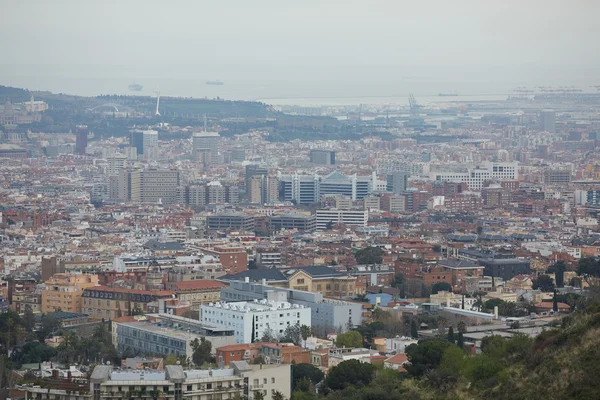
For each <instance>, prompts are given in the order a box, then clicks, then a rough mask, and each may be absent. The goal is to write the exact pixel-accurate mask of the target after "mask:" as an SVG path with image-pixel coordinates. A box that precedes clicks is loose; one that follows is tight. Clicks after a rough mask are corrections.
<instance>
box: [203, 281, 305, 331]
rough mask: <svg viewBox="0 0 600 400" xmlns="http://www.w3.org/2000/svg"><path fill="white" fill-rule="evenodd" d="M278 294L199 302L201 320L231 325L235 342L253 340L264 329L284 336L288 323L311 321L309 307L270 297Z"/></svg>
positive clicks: (226, 325)
mask: <svg viewBox="0 0 600 400" xmlns="http://www.w3.org/2000/svg"><path fill="white" fill-rule="evenodd" d="M279 295H280V294H279V293H276V292H273V293H269V296H268V299H263V300H254V301H253V302H246V301H240V302H234V303H224V302H220V303H210V304H204V305H201V306H200V321H202V322H206V323H210V324H214V325H218V326H222V327H225V328H230V329H233V330H234V334H235V338H236V342H237V343H252V342H253V341H256V340H259V339H260V338H261V337H262V336H263V334H264V333H265V332H270V333H271V334H272V335H274V336H283V335H284V333H285V329H286V328H287V327H288V326H291V325H296V324H300V325H307V326H310V325H311V310H310V308H308V307H305V306H302V305H298V304H290V303H288V302H286V301H276V300H273V299H274V298H276V297H277V298H279V297H278V296H279ZM284 298H285V297H284Z"/></svg>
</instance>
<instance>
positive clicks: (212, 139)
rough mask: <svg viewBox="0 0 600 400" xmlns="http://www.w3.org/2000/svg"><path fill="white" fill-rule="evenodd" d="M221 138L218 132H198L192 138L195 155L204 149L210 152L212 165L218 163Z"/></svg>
mask: <svg viewBox="0 0 600 400" xmlns="http://www.w3.org/2000/svg"><path fill="white" fill-rule="evenodd" d="M220 141H221V136H219V134H218V133H217V132H196V133H194V135H193V136H192V144H193V147H194V153H195V152H197V151H201V150H203V149H208V150H210V159H211V162H212V163H216V162H217V160H218V159H219V158H218V157H219V142H220Z"/></svg>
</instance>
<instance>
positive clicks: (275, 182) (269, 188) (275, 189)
mask: <svg viewBox="0 0 600 400" xmlns="http://www.w3.org/2000/svg"><path fill="white" fill-rule="evenodd" d="M277 200H279V179H278V178H277V177H276V176H263V181H262V203H272V202H274V201H277Z"/></svg>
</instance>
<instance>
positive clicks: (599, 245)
mask: <svg viewBox="0 0 600 400" xmlns="http://www.w3.org/2000/svg"><path fill="white" fill-rule="evenodd" d="M62 6H64V4H63V5H62ZM62 6H61V7H62ZM353 7H355V6H354V5H353V6H349V8H353ZM592 14H593V13H590V15H592ZM282 15H283V14H282ZM314 20H315V21H319V18H318V17H316V16H315V17H314ZM207 23H209V22H207ZM0 25H1V24H0ZM117 25H118V24H115V26H117ZM189 29H190V32H191V31H193V30H194V29H196V28H194V27H189ZM198 29H199V28H198ZM390 29H391V28H390ZM481 29H482V30H484V28H481ZM548 29H549V28H548ZM77 31H79V32H83V29H82V27H81V26H78V27H77ZM303 33H304V32H303ZM172 34H173V37H176V35H175V33H172ZM36 35H37V34H35V33H32V37H36ZM284 36H285V35H284ZM291 37H295V36H293V35H292V36H290V37H289V38H287V40H289V39H290V38H291ZM321 39H323V40H325V39H324V38H320V39H319V40H321ZM327 40H329V39H327ZM331 40H332V41H333V40H335V39H331ZM540 40H541V39H540ZM108 41H109V39H108V38H106V39H99V42H98V43H101V42H102V43H104V42H108ZM325 41H326V40H325ZM332 43H333V42H332ZM339 43H341V42H339ZM498 46H500V45H498ZM50 47H52V48H54V47H55V48H57V49H58V48H61V45H60V44H57V43H54V44H53V45H52V46H50ZM257 48H259V49H260V44H258V45H257ZM11 51H12V50H11ZM340 53H341V50H340ZM15 54H16V53H15ZM105 54H109V53H105ZM373 54H375V53H373ZM371 56H372V57H374V56H373V55H371ZM281 57H284V58H285V57H286V56H285V55H284V54H283V55H281ZM288 57H292V58H291V59H293V56H292V55H288ZM164 58H166V56H165V57H164ZM164 58H163V60H164ZM207 62H208V61H207ZM19 68H20V67H19ZM225 70H226V69H224V71H225ZM15 76H16V75H15ZM42 78H43V77H42ZM42 78H40V81H39V82H42V83H41V84H40V83H39V82H38V81H35V82H36V84H35V85H33V84H32V86H31V87H27V86H25V85H23V86H22V87H17V86H18V85H15V84H12V83H11V82H8V80H10V79H13V78H10V79H9V78H6V80H7V81H3V80H2V79H3V78H2V77H0V85H3V86H0V400H3V399H25V400H27V399H36V400H86V399H90V400H92V399H93V400H102V399H105V400H108V399H119V400H132V399H148V400H149V399H157V400H158V399H161V400H183V399H191V400H230V399H239V400H324V399H327V400H341V399H344V400H364V399H377V400H394V399H423V400H427V399H523V400H525V399H538V398H545V399H559V398H560V399H567V398H569V399H570V398H573V399H596V398H599V397H600V394H599V393H600V392H599V391H600V383H599V382H598V381H597V376H598V374H597V371H600V368H599V367H598V365H599V364H598V356H600V350H599V349H600V334H599V333H600V332H599V328H598V321H600V158H599V156H598V154H599V152H600V77H597V82H588V84H587V85H586V86H583V85H580V86H575V85H572V84H570V83H569V84H567V83H561V82H573V80H572V79H571V80H570V79H568V77H563V78H564V79H563V80H561V79H562V78H561V77H557V78H556V79H554V82H556V84H554V85H550V84H547V83H545V82H548V79H542V78H541V75H540V79H539V80H536V79H535V77H530V79H528V80H527V81H526V83H523V84H519V86H517V85H515V86H514V87H513V88H512V89H511V90H507V91H506V93H504V92H503V93H501V94H494V95H483V94H481V93H474V92H473V94H470V93H459V92H458V91H456V90H451V91H450V90H447V89H446V87H448V85H447V84H446V85H445V86H443V85H441V86H440V89H439V93H433V94H432V93H429V94H425V93H427V92H425V93H424V94H421V93H420V92H419V91H418V90H415V91H414V93H406V95H401V94H398V95H397V96H396V97H388V98H387V99H386V98H385V97H383V98H377V99H375V98H370V97H368V96H364V97H360V99H359V100H356V101H355V100H353V98H351V97H347V98H346V99H345V100H344V99H341V100H340V99H338V98H337V97H335V96H331V97H329V98H323V99H319V98H318V96H317V95H316V94H315V98H310V99H308V98H304V99H301V98H300V97H299V96H297V99H296V100H294V98H290V99H287V98H285V97H282V98H280V99H273V100H266V97H263V100H260V99H257V100H248V99H246V98H245V97H243V96H239V97H236V96H235V95H232V93H234V92H233V91H232V92H228V91H227V90H228V89H227V88H228V87H234V88H236V86H235V84H236V83H235V82H234V83H233V84H232V85H230V82H228V81H227V80H226V79H224V80H220V79H216V78H217V77H214V76H213V77H208V76H207V77H206V78H204V79H202V81H201V86H206V88H205V91H204V92H202V90H199V95H197V96H192V97H184V96H181V95H180V94H179V93H180V92H178V91H177V90H175V89H172V90H171V89H170V88H169V87H163V88H161V89H160V90H159V88H158V87H156V89H153V88H154V87H155V86H158V85H157V84H156V82H155V81H153V80H152V79H149V78H147V79H144V76H143V75H142V77H141V78H140V79H137V80H135V81H133V80H132V82H131V83H129V84H128V85H125V86H124V87H123V88H122V90H121V91H118V93H117V94H110V92H109V93H103V94H102V93H101V92H98V94H96V95H93V96H92V95H89V96H88V95H86V96H83V95H80V94H79V93H63V92H62V91H57V90H54V91H50V90H46V89H45V87H46V86H44V84H43V79H42ZM46 78H47V79H49V80H50V79H51V77H50V74H48V76H47V77H46ZM587 78H588V79H589V78H590V77H589V76H588V77H587ZM592 78H593V77H592ZM274 79H275V78H274ZM98 80H99V81H100V79H99V78H98ZM440 82H441V80H440ZM196 84H197V82H196ZM428 84H431V82H429V83H428ZM190 85H191V83H190ZM242 86H243V85H238V86H237V87H242ZM442 86H443V87H442ZM456 87H461V86H460V85H459V84H457V85H456ZM38 88H41V89H38ZM151 88H152V89H151ZM107 90H108V89H107ZM195 90H197V89H195ZM230 90H234V89H230ZM236 90H237V89H236ZM324 90H325V89H324ZM349 90H351V89H349ZM306 91H310V90H309V88H306ZM242 99H243V100H242Z"/></svg>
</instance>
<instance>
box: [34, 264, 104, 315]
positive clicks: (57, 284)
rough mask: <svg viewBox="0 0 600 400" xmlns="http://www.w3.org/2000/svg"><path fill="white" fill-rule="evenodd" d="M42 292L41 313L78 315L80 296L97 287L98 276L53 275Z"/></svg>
mask: <svg viewBox="0 0 600 400" xmlns="http://www.w3.org/2000/svg"><path fill="white" fill-rule="evenodd" d="M45 285H46V287H45V289H44V290H43V291H42V313H44V314H46V313H51V312H54V311H58V310H61V311H65V312H73V313H80V312H81V296H82V294H83V290H84V289H86V288H90V287H94V286H96V285H98V276H97V275H91V274H70V273H62V274H55V275H54V276H53V277H52V278H50V279H48V280H47V281H46V283H45Z"/></svg>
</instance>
